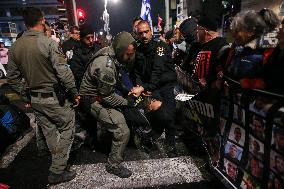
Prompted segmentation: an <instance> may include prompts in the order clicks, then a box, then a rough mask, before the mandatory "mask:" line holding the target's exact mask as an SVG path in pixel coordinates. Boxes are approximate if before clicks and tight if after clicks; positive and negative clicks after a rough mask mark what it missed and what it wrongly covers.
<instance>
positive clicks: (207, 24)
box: [198, 14, 218, 31]
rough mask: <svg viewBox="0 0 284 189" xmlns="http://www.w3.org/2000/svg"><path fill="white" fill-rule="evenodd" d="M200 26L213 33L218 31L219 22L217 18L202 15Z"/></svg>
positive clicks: (199, 20)
mask: <svg viewBox="0 0 284 189" xmlns="http://www.w3.org/2000/svg"><path fill="white" fill-rule="evenodd" d="M198 25H199V26H202V27H204V28H206V29H208V30H211V31H217V29H218V20H217V18H216V16H213V15H205V14H204V15H201V16H200V18H199V19H198Z"/></svg>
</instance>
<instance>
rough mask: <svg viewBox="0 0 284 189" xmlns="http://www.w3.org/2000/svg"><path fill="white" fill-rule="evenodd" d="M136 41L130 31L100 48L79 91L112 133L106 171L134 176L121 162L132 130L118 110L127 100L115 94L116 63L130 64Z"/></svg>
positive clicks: (133, 55)
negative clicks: (107, 45)
mask: <svg viewBox="0 0 284 189" xmlns="http://www.w3.org/2000/svg"><path fill="white" fill-rule="evenodd" d="M134 42H135V40H134V38H133V37H132V36H131V34H130V33H127V32H121V33H119V34H118V35H117V36H116V37H115V38H114V40H113V43H112V44H111V46H109V47H105V48H103V49H101V50H99V51H98V52H97V53H96V55H95V57H94V60H93V61H92V62H91V63H90V65H89V67H88V68H87V71H86V73H85V75H84V77H83V80H82V84H81V87H80V94H81V95H82V100H83V101H85V100H86V101H87V103H84V104H85V105H86V106H89V111H90V112H91V114H92V115H93V116H94V117H95V118H96V119H97V120H98V121H99V122H102V123H103V125H104V126H105V127H106V128H107V130H108V131H109V132H111V133H112V134H113V141H112V148H111V152H110V154H109V157H108V161H107V164H106V170H107V172H109V173H112V174H115V175H117V176H118V177H121V178H127V177H130V176H131V174H132V173H131V171H130V170H128V169H127V168H125V167H123V166H122V165H121V162H122V161H123V157H122V155H123V152H124V149H125V147H126V145H127V143H128V140H129V135H130V131H129V128H128V126H127V124H126V120H125V118H124V116H123V114H122V113H121V111H120V110H119V109H120V108H121V107H123V106H128V105H129V103H128V101H127V100H126V99H125V98H123V97H121V96H119V95H117V94H116V93H115V88H116V84H117V80H118V74H117V73H118V72H117V68H116V66H119V65H120V64H122V65H123V64H128V63H129V62H132V61H133V60H134V58H135V44H134Z"/></svg>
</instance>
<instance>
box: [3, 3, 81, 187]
mask: <svg viewBox="0 0 284 189" xmlns="http://www.w3.org/2000/svg"><path fill="white" fill-rule="evenodd" d="M23 17H24V21H25V24H26V26H27V27H28V28H29V30H28V31H26V32H25V33H24V34H23V36H22V37H21V38H19V39H18V40H17V41H16V42H15V43H14V44H13V45H12V47H11V49H10V52H9V64H8V71H7V72H8V74H7V78H8V82H9V83H10V84H11V87H12V88H13V89H14V90H16V91H17V92H18V93H20V94H24V90H25V88H26V87H28V88H30V94H31V103H32V107H33V109H34V111H35V114H36V119H37V124H38V125H39V126H40V127H41V129H42V131H43V134H44V136H45V139H46V143H47V145H48V148H49V151H50V153H51V155H52V163H51V166H50V168H49V170H50V174H49V176H48V182H49V183H50V184H55V183H60V182H65V181H69V180H72V179H74V178H75V176H76V173H75V171H70V170H68V169H67V160H68V158H69V152H70V148H71V145H72V142H73V134H74V118H75V113H74V110H73V109H72V108H71V106H70V105H72V104H71V102H69V101H67V100H65V103H64V101H63V103H64V104H61V105H59V98H58V97H57V96H58V95H56V93H55V91H56V90H55V89H54V88H55V86H59V83H60V84H61V85H62V86H64V87H65V88H66V89H67V90H68V94H69V95H70V98H72V101H73V103H74V106H77V105H78V104H79V96H77V91H76V87H75V81H74V77H73V74H72V72H71V70H70V69H69V68H68V66H66V59H65V57H64V55H63V53H62V52H61V51H60V50H59V48H58V45H57V43H56V42H55V41H54V40H52V39H50V38H48V37H46V36H45V35H44V27H45V26H44V24H45V19H44V16H43V13H42V12H41V10H40V9H38V8H34V7H28V8H26V9H25V10H24V11H23ZM22 77H23V78H24V80H25V82H23V80H22Z"/></svg>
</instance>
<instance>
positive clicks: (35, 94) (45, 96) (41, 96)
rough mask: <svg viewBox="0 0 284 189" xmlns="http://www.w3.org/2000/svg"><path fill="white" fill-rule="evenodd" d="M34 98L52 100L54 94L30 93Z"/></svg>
mask: <svg viewBox="0 0 284 189" xmlns="http://www.w3.org/2000/svg"><path fill="white" fill-rule="evenodd" d="M30 94H31V96H32V97H38V98H50V97H54V93H53V92H49V93H44V92H32V91H31V92H30Z"/></svg>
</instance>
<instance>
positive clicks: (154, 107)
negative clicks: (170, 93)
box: [148, 100, 162, 111]
mask: <svg viewBox="0 0 284 189" xmlns="http://www.w3.org/2000/svg"><path fill="white" fill-rule="evenodd" d="M161 105H162V102H161V101H158V100H152V101H151V102H150V104H149V107H148V108H149V110H150V111H156V110H158V109H159V108H160V107H161Z"/></svg>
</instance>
